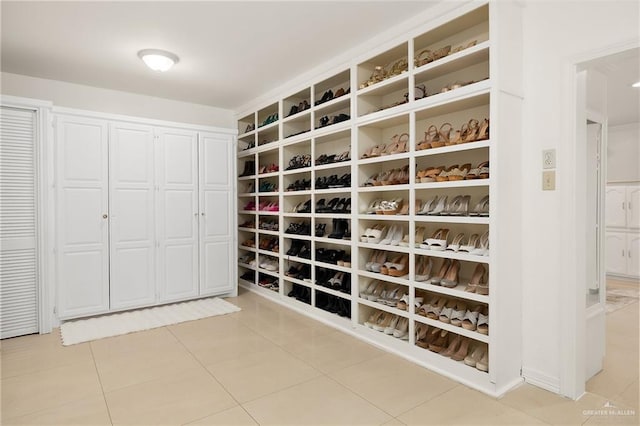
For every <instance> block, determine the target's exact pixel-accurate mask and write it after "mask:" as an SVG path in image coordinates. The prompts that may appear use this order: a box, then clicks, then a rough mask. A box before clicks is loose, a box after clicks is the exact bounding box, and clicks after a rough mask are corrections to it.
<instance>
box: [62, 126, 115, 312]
mask: <svg viewBox="0 0 640 426" xmlns="http://www.w3.org/2000/svg"><path fill="white" fill-rule="evenodd" d="M56 126H57V158H56V182H57V209H56V222H57V229H56V235H57V248H56V251H57V253H56V255H57V282H58V283H59V288H58V314H59V315H60V317H73V316H82V315H91V314H98V313H102V312H106V311H108V310H109V220H108V218H109V208H108V207H109V205H108V202H109V179H108V164H109V161H108V134H107V131H108V130H107V129H108V126H107V122H106V121H103V120H95V119H88V118H75V117H58V121H57V124H56Z"/></svg>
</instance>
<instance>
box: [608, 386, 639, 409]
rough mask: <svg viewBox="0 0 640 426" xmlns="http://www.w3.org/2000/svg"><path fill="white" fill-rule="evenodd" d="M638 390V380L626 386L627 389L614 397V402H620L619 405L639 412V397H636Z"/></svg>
mask: <svg viewBox="0 0 640 426" xmlns="http://www.w3.org/2000/svg"><path fill="white" fill-rule="evenodd" d="M639 388H640V385H639V382H638V380H637V379H636V380H635V381H634V382H632V383H631V384H630V385H629V386H627V388H626V389H625V390H624V391H623V392H622V393H621V394H620V395H618V396H616V397H615V398H614V399H615V400H616V401H620V402H621V403H623V404H625V405H627V406H629V407H631V408H633V409H635V410H636V411H640V410H639V408H640V407H639V405H640V404H639V403H640V396H638V391H639Z"/></svg>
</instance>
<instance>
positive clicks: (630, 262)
mask: <svg viewBox="0 0 640 426" xmlns="http://www.w3.org/2000/svg"><path fill="white" fill-rule="evenodd" d="M605 222H606V224H607V237H606V239H607V241H606V253H607V259H606V261H607V263H606V269H607V274H611V275H619V276H624V277H631V278H636V279H637V278H640V258H639V256H640V234H639V233H638V231H639V230H640V185H638V184H637V183H634V184H629V183H624V184H611V185H607V189H606V211H605Z"/></svg>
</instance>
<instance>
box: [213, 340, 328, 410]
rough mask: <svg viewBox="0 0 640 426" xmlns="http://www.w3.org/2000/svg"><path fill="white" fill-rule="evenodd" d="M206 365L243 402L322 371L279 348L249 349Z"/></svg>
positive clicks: (299, 381)
mask: <svg viewBox="0 0 640 426" xmlns="http://www.w3.org/2000/svg"><path fill="white" fill-rule="evenodd" d="M207 368H208V369H209V371H211V372H212V373H213V375H214V376H215V377H216V379H218V380H219V381H220V383H222V385H223V386H224V387H225V389H227V391H228V392H229V393H231V395H233V396H234V398H236V399H237V400H238V401H239V402H240V403H243V402H246V401H250V400H252V399H256V398H259V397H261V396H264V395H267V394H270V393H273V392H276V391H279V390H281V389H285V388H287V387H290V386H293V385H296V384H298V383H302V382H304V381H308V380H310V379H312V378H314V377H317V376H319V375H320V374H321V373H320V372H319V371H318V370H316V369H315V368H313V367H311V366H310V365H309V364H307V363H305V362H303V361H301V360H299V359H298V358H295V357H294V356H292V355H291V354H289V353H287V352H285V351H283V350H282V349H280V348H277V347H276V348H275V349H273V350H270V351H266V352H247V353H244V354H239V355H238V357H236V358H235V359H233V360H228V361H224V362H219V363H215V364H211V365H208V366H207Z"/></svg>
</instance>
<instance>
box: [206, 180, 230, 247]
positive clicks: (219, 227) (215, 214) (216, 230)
mask: <svg viewBox="0 0 640 426" xmlns="http://www.w3.org/2000/svg"><path fill="white" fill-rule="evenodd" d="M202 196H203V198H204V208H205V210H204V211H205V216H204V222H203V223H204V230H203V234H204V238H205V239H209V238H215V237H219V238H227V237H228V236H229V219H230V218H229V215H230V209H229V206H230V204H231V195H230V194H229V192H228V191H213V190H209V191H203V194H202Z"/></svg>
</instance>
